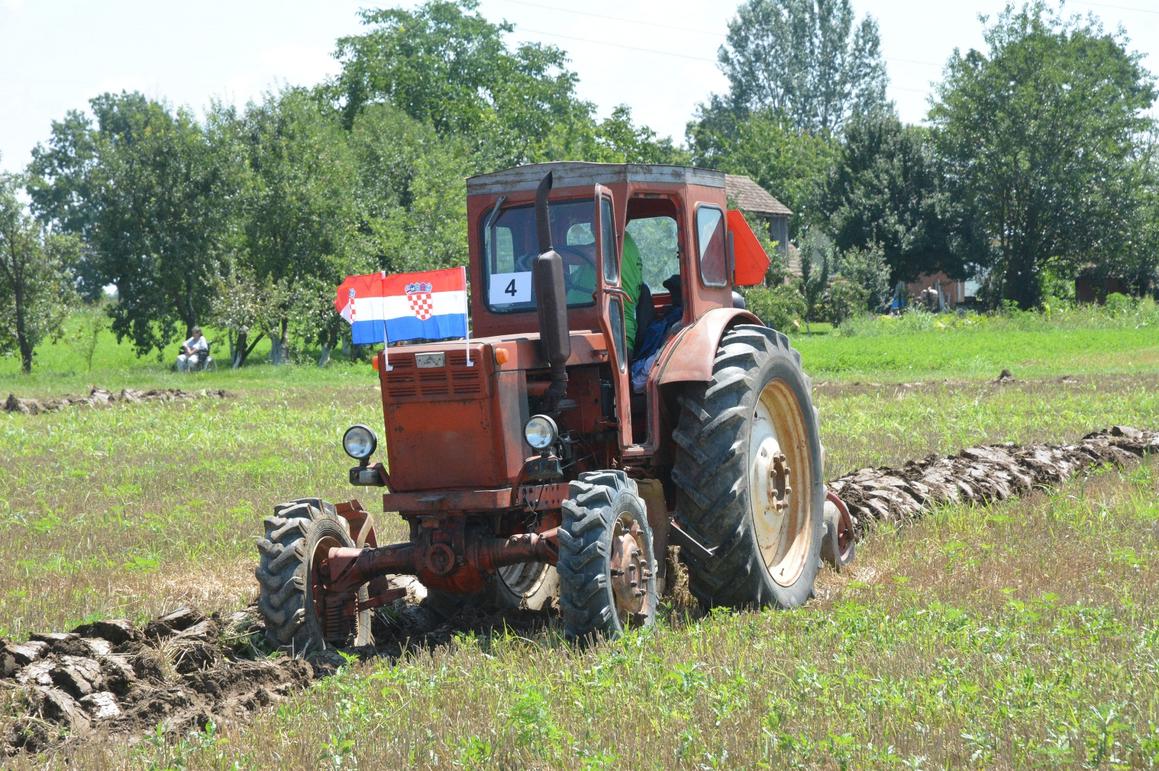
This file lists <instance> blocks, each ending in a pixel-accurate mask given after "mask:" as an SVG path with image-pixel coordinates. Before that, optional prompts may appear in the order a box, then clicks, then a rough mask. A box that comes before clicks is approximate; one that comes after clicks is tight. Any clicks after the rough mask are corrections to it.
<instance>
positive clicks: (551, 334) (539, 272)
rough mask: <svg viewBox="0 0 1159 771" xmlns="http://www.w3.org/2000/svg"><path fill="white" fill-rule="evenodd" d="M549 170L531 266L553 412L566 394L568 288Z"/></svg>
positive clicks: (539, 197)
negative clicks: (554, 238) (554, 233)
mask: <svg viewBox="0 0 1159 771" xmlns="http://www.w3.org/2000/svg"><path fill="white" fill-rule="evenodd" d="M551 185H552V174H551V172H550V171H549V172H548V173H547V175H546V176H544V178H543V180H542V181H540V183H539V188H538V189H537V190H536V192H535V227H536V231H537V233H538V235H539V256H538V257H536V258H535V265H534V266H533V267H532V275H531V280H532V284H533V285H534V287H535V298H536V311H537V313H538V316H539V342H540V345H541V346H542V347H543V357H544V358H545V359H547V363H548V365H550V367H551V385H550V386H549V387H548V389H547V393H545V394H544V412H546V413H548V414H549V415H551V414H555V413H556V412H557V411H558V409H559V404H560V402H561V401H563V398H564V396H565V395H566V394H567V360H568V357H569V356H571V330H569V329H568V326H567V290H566V289H565V287H564V283H563V258H562V257H560V256H559V254H558V253H557V252H556V251H555V249H554V248H553V247H552V243H551V219H550V217H549V212H548V207H547V196H548V193H550V192H551Z"/></svg>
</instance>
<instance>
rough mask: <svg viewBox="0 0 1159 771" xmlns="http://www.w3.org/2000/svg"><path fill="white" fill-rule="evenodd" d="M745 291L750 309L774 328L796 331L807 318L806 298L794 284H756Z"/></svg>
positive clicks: (746, 301)
mask: <svg viewBox="0 0 1159 771" xmlns="http://www.w3.org/2000/svg"><path fill="white" fill-rule="evenodd" d="M743 292H744V298H745V303H746V304H747V305H748V309H749V310H750V311H752V312H753V313H755V314H756V315H757V317H758V318H759V319H760V320H761V321H763V322H765V324H767V325H768V326H770V327H772V328H773V329H779V330H781V331H782V332H792V331H795V330H796V329H797V328H798V327H800V325H801V320H802V319H804V318H805V298H804V297H802V296H801V292H800V291H798V289H797V288H796V287H794V286H790V285H788V284H776V285H774V286H755V287H751V288H749V289H745V290H743Z"/></svg>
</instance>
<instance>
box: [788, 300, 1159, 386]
mask: <svg viewBox="0 0 1159 771" xmlns="http://www.w3.org/2000/svg"><path fill="white" fill-rule="evenodd" d="M1054 316H1055V318H1053V319H1051V318H1047V317H1045V316H1043V315H1041V314H1030V313H1018V312H1015V313H1013V314H1012V315H1009V316H978V315H964V316H953V315H933V314H929V313H922V312H914V313H907V314H905V315H903V316H901V317H880V318H876V319H872V320H854V321H852V322H847V325H845V326H843V327H841V328H840V331H842V334H839V335H826V336H822V337H815V336H809V335H802V336H800V337H795V338H794V339H793V343H794V345H796V346H797V348H798V349H799V350H800V351H801V357H802V360H803V362H804V365H805V368H806V369H807V370H808V371H809V372H810V373H811V374H812V375H813V377H814V378H815V379H821V380H826V379H837V380H842V381H850V380H870V381H875V382H890V383H895V382H906V381H911V380H931V379H946V378H949V379H954V380H960V379H979V378H990V379H993V378H996V377H998V375H999V373H1000V372H1001V371H1002V370H1004V369H1008V370H1010V372H1011V373H1012V374H1013V375H1014V376H1015V377H1019V378H1047V377H1059V376H1064V375H1070V376H1074V375H1100V376H1102V375H1124V374H1151V375H1153V374H1154V373H1155V372H1156V371H1159V308H1157V307H1156V304H1155V303H1154V302H1152V301H1149V300H1147V301H1144V302H1142V303H1140V304H1139V305H1138V306H1136V307H1133V308H1132V309H1130V310H1124V311H1122V312H1119V313H1113V312H1108V311H1100V310H1099V309H1095V308H1089V307H1080V308H1077V309H1071V310H1068V311H1065V312H1058V313H1055V314H1054Z"/></svg>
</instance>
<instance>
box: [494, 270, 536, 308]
mask: <svg viewBox="0 0 1159 771" xmlns="http://www.w3.org/2000/svg"><path fill="white" fill-rule="evenodd" d="M490 297H491V304H492V305H515V304H516V303H529V302H531V272H530V271H528V272H527V273H492V274H491V293H490Z"/></svg>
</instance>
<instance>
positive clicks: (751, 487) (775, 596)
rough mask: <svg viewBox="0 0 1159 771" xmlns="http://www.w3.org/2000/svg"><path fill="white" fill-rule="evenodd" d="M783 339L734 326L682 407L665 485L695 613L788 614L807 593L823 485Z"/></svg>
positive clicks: (801, 377)
mask: <svg viewBox="0 0 1159 771" xmlns="http://www.w3.org/2000/svg"><path fill="white" fill-rule="evenodd" d="M809 390H810V388H809V380H808V378H806V377H805V374H804V373H803V372H802V370H801V358H800V355H799V354H798V353H797V352H796V351H795V350H793V349H792V348H791V347H789V341H788V338H786V337H785V336H784V335H783V334H781V333H780V332H777V331H775V330H772V329H769V328H767V327H759V326H752V325H743V326H738V327H735V328H734V329H732V330H730V331H729V332H728V333H727V334H726V335H725V337H724V339H723V340H722V341H721V344H720V348H719V349H718V351H717V355H716V359H715V361H714V362H713V370H712V380H710V381H709V382H708V383H705V384H703V385H697V386H694V387H693V388H691V389H690V390H689V391H688V392H686V393H685V394H684V395H683V396H682V398H681V412H680V421H679V424H678V427H677V430H676V433H675V434H674V435H673V439H674V441H675V443H676V446H677V453H676V462H675V465H674V466H673V469H672V479H673V481H674V482H675V483H676V489H677V518H678V521H679V523H680V524H681V525H682V526H683V527H684V528H685V529H686V530H688V531H689V533H690V534H691V535H692V536H693V537H694V538H695V539H696V540H697V541H698V542H699V543H700V544H702V545H703V546H705V547H706V548H707V549H708V550H709V553H708V554H699V553H696V552H694V551H692V550H682V551H681V554H682V556H683V557H684V558H685V561H686V562H687V563H688V572H689V589H691V590H692V593H693V594H694V595H695V596H696V597H697V598H698V599H699V600H700V601H701V602H703V603H705V604H706V605H727V606H730V607H746V606H767V605H773V606H778V607H782V608H791V607H795V606H797V605H800V604H802V603H804V602H805V601H806V600H808V599H809V597H810V596H811V595H812V593H813V582H814V580H815V578H816V576H817V568H818V564H819V558H818V555H819V551H820V548H821V537H822V534H823V532H824V531H823V527H824V525H823V522H822V512H823V509H824V504H825V485H824V482H823V481H822V469H821V439H820V434H819V431H818V428H817V415H816V412H815V411H814V409H813V403H812V398H811V395H810V393H809Z"/></svg>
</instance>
